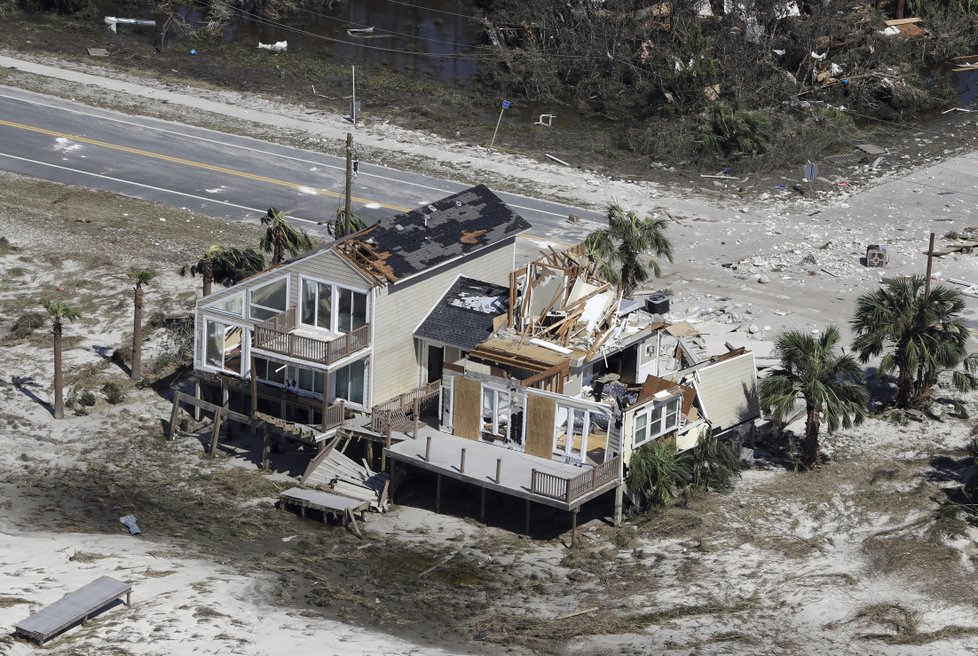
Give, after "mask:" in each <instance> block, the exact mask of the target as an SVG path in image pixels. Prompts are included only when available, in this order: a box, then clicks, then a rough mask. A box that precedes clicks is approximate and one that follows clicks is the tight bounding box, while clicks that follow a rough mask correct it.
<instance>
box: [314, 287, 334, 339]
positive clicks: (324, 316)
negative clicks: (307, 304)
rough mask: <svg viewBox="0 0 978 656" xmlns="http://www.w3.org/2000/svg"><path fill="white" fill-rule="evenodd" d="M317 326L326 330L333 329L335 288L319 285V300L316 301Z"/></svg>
mask: <svg viewBox="0 0 978 656" xmlns="http://www.w3.org/2000/svg"><path fill="white" fill-rule="evenodd" d="M316 303H317V306H318V308H319V309H318V310H317V311H316V325H317V326H318V327H320V328H322V329H324V330H332V329H333V288H332V287H331V286H330V285H324V284H323V283H319V293H318V300H317V301H316Z"/></svg>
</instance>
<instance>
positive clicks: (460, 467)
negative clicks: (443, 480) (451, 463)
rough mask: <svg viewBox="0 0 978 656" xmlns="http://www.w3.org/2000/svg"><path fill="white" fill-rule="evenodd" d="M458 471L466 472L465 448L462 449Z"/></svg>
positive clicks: (460, 472)
mask: <svg viewBox="0 0 978 656" xmlns="http://www.w3.org/2000/svg"><path fill="white" fill-rule="evenodd" d="M458 473H459V474H464V473H465V449H462V456H461V458H460V460H459V463H458Z"/></svg>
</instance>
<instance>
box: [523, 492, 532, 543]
mask: <svg viewBox="0 0 978 656" xmlns="http://www.w3.org/2000/svg"><path fill="white" fill-rule="evenodd" d="M523 534H524V535H529V534H530V500H529V499H527V500H526V527H525V528H524V530H523Z"/></svg>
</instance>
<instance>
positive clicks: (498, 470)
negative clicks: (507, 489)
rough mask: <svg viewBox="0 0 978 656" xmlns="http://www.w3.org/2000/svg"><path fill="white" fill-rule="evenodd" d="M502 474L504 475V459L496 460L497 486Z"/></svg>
mask: <svg viewBox="0 0 978 656" xmlns="http://www.w3.org/2000/svg"><path fill="white" fill-rule="evenodd" d="M502 473H503V459H502V458H496V485H499V477H500V476H501V475H502ZM530 480H532V479H530Z"/></svg>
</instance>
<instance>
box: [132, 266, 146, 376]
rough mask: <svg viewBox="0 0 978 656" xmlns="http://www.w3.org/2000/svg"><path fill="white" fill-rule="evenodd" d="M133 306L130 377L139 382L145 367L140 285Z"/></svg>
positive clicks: (136, 290)
mask: <svg viewBox="0 0 978 656" xmlns="http://www.w3.org/2000/svg"><path fill="white" fill-rule="evenodd" d="M132 304H133V316H132V367H131V368H130V371H129V376H130V377H131V378H132V379H133V380H139V379H140V378H142V365H143V288H142V287H141V286H140V285H136V287H135V288H134V289H133V293H132Z"/></svg>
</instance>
